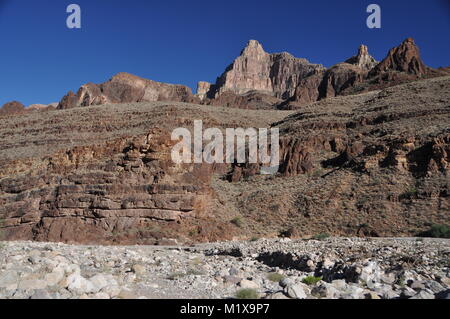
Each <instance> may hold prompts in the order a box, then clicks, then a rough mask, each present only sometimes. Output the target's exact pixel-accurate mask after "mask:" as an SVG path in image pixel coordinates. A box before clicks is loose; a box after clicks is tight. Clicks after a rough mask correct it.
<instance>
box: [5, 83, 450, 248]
mask: <svg viewBox="0 0 450 319" xmlns="http://www.w3.org/2000/svg"><path fill="white" fill-rule="evenodd" d="M449 101H450V77H448V76H446V77H437V78H432V79H424V80H421V81H415V82H410V83H406V84H402V85H398V86H393V87H389V88H385V89H383V90H375V91H371V92H367V93H362V94H359V95H350V96H340V97H335V98H329V99H325V100H321V101H318V102H314V103H312V104H307V105H305V106H303V107H302V108H301V109H299V110H297V111H295V112H294V111H280V110H261V109H259V110H252V109H247V110H244V109H239V108H228V107H219V106H212V105H197V104H188V103H181V102H138V103H136V102H135V103H128V104H120V103H119V104H106V105H99V106H90V107H84V108H78V107H75V108H69V109H64V110H60V109H59V110H47V111H45V112H25V113H19V114H16V115H14V116H12V117H11V116H9V117H2V118H1V121H2V126H1V128H0V136H1V139H0V159H1V162H0V163H1V164H0V204H1V207H0V216H1V217H2V220H3V221H2V232H3V233H4V236H6V238H7V239H20V240H40V241H44V240H45V241H63V242H77V243H93V242H95V243H99V242H100V243H119V244H126V243H140V244H154V243H160V244H161V243H171V242H174V240H178V241H179V242H186V243H188V242H193V241H216V240H222V239H232V238H242V239H249V238H252V237H263V236H264V237H275V236H280V235H286V236H291V237H311V236H315V235H318V234H322V233H328V234H333V235H345V236H372V237H373V236H393V235H395V236H400V235H405V236H411V235H417V234H419V233H420V232H422V231H425V230H427V229H428V228H429V227H430V226H431V225H432V224H435V223H439V224H449V223H450V220H449V218H450V215H449V211H450V203H449V186H450V185H449V183H450V180H449V177H448V174H449V168H450V164H449V156H450V155H449V154H450V135H449V134H450V131H449V127H450V125H449V124H450V117H449V114H450V105H449ZM199 119H202V120H203V124H204V126H205V127H219V128H226V127H245V128H246V127H256V128H261V127H270V126H274V127H278V128H280V132H281V140H280V150H281V166H280V170H279V172H278V174H277V175H275V176H269V177H268V176H260V175H258V174H255V172H257V171H258V170H257V169H255V166H254V165H240V166H230V165H207V164H195V165H194V164H183V165H175V164H174V163H173V162H172V161H171V158H170V151H171V147H172V146H173V145H174V143H175V142H174V141H171V139H170V133H171V131H172V129H173V128H176V127H186V128H192V126H193V121H194V120H199Z"/></svg>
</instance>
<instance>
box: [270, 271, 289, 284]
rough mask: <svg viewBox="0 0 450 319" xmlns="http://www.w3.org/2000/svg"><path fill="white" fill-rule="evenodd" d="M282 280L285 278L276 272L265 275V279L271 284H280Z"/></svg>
mask: <svg viewBox="0 0 450 319" xmlns="http://www.w3.org/2000/svg"><path fill="white" fill-rule="evenodd" d="M284 278H285V276H283V275H282V274H279V273H277V272H272V273H270V274H268V275H267V279H269V280H270V281H273V282H280V281H282V280H283V279H284Z"/></svg>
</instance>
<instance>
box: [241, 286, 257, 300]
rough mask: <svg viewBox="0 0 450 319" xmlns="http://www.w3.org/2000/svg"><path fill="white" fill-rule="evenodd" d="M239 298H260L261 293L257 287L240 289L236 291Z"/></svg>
mask: <svg viewBox="0 0 450 319" xmlns="http://www.w3.org/2000/svg"><path fill="white" fill-rule="evenodd" d="M236 298H237V299H259V294H258V292H257V291H256V290H255V289H249V288H247V289H240V290H238V291H237V292H236Z"/></svg>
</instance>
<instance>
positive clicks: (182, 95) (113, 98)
mask: <svg viewBox="0 0 450 319" xmlns="http://www.w3.org/2000/svg"><path fill="white" fill-rule="evenodd" d="M151 101H174V102H190V103H194V102H198V101H199V100H198V98H196V97H195V96H194V95H193V94H192V91H191V89H190V88H188V87H186V86H183V85H174V84H167V83H161V82H156V81H151V80H147V79H143V78H140V77H138V76H135V75H132V74H128V73H119V74H117V75H115V76H113V77H112V78H111V79H110V80H109V81H107V82H105V83H102V84H99V85H97V84H94V83H88V84H85V85H83V86H82V87H81V88H80V89H79V90H78V92H77V93H76V94H75V93H73V92H72V91H70V92H69V93H68V94H67V95H65V96H64V97H63V98H62V100H61V101H60V103H59V105H58V109H68V108H73V107H79V106H89V105H101V104H108V103H132V102H151Z"/></svg>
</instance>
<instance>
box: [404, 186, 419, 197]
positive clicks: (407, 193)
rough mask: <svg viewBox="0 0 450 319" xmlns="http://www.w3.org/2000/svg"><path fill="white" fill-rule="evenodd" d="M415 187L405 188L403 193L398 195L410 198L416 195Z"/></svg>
mask: <svg viewBox="0 0 450 319" xmlns="http://www.w3.org/2000/svg"><path fill="white" fill-rule="evenodd" d="M417 193H418V191H417V188H415V187H411V188H409V189H407V190H406V191H405V192H404V193H403V194H401V195H400V198H407V199H411V198H414V197H416V196H417Z"/></svg>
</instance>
